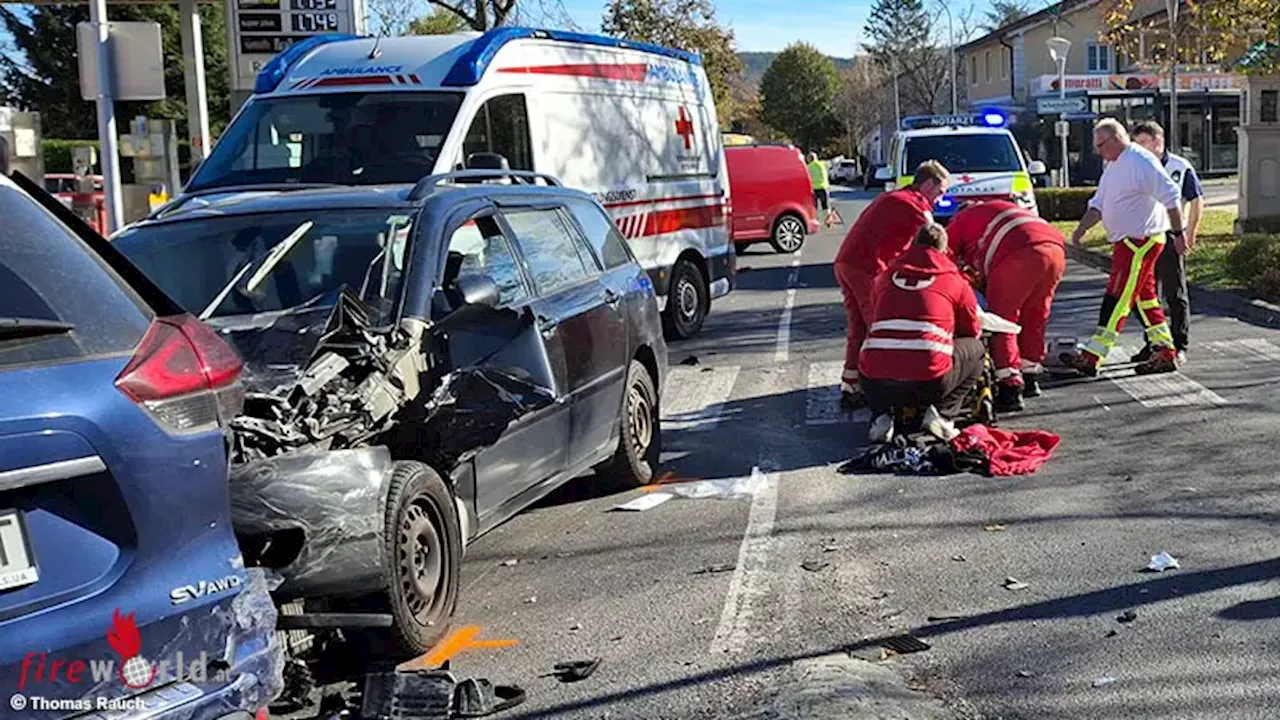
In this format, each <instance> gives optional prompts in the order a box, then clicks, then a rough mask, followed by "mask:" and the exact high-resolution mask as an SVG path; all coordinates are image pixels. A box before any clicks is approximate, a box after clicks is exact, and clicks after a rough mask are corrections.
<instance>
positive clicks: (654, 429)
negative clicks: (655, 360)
mask: <svg viewBox="0 0 1280 720" xmlns="http://www.w3.org/2000/svg"><path fill="white" fill-rule="evenodd" d="M625 388H626V389H625V390H624V391H623V394H622V410H621V411H620V413H619V417H618V449H617V451H616V452H615V453H614V455H613V458H611V459H610V460H609V461H607V462H606V463H604V464H603V465H601V466H600V467H599V468H597V471H598V472H600V473H601V474H602V475H604V476H605V477H606V478H608V479H609V480H610V481H611V482H614V483H617V485H618V487H620V488H634V487H640V486H642V485H648V484H649V483H651V482H653V477H654V475H655V474H656V473H657V469H658V458H659V456H660V455H661V454H662V424H661V413H660V412H659V410H658V391H657V388H656V387H655V386H654V384H653V376H652V375H650V374H649V369H648V368H646V367H645V366H644V365H643V364H641V363H640V362H639V361H637V360H632V361H631V367H629V368H628V369H627V384H626V386H625Z"/></svg>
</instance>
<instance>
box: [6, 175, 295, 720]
mask: <svg viewBox="0 0 1280 720" xmlns="http://www.w3.org/2000/svg"><path fill="white" fill-rule="evenodd" d="M42 206H43V207H42ZM68 215H69V214H68V213H67V212H66V211H65V210H63V209H62V208H61V206H60V205H59V204H58V203H57V201H56V200H53V199H52V198H50V197H49V196H48V195H47V194H45V193H44V192H43V191H42V190H40V189H39V188H38V187H36V186H35V185H33V184H31V182H30V181H29V180H27V179H26V178H23V177H21V176H17V175H15V176H14V178H13V180H10V179H9V178H8V177H5V176H3V175H0V218H4V221H3V223H0V398H3V399H4V400H3V402H0V638H3V642H0V704H2V705H3V706H4V710H3V711H0V716H3V717H5V718H33V719H34V718H40V719H41V720H51V719H53V718H60V717H72V716H76V717H80V716H83V717H86V718H105V717H112V718H117V717H119V718H126V719H127V718H142V717H146V718H149V719H150V718H178V717H181V718H183V719H184V720H186V719H188V718H194V719H197V720H213V719H218V720H222V719H224V718H225V719H227V720H231V719H234V718H250V717H252V713H254V712H259V711H260V709H261V708H263V707H264V706H266V705H267V703H268V702H269V701H270V700H271V698H272V697H273V696H274V695H275V694H277V693H278V691H279V682H280V681H279V677H280V671H281V663H282V659H281V658H282V655H281V653H280V649H279V645H278V643H277V641H276V636H275V633H274V630H275V621H276V615H275V608H274V606H273V605H272V602H271V598H270V596H269V595H268V594H267V589H266V587H265V585H266V583H265V580H264V578H263V576H262V575H261V573H260V572H259V571H246V569H245V563H244V560H243V558H242V557H241V554H240V549H239V547H238V546H237V544H236V538H235V535H234V534H233V532H232V529H231V522H230V508H229V500H228V490H227V488H228V479H227V454H228V441H227V435H226V422H227V421H228V420H229V419H230V417H232V416H233V415H234V414H235V413H236V412H238V410H239V407H240V405H241V402H242V398H243V390H242V389H241V387H240V379H239V378H240V374H241V363H240V360H239V358H238V357H237V356H236V354H235V353H234V351H232V350H231V348H230V347H229V346H228V345H227V344H226V343H225V342H223V341H222V340H221V339H220V338H219V337H218V336H217V335H216V334H215V333H213V332H212V331H211V330H209V329H208V328H207V327H206V326H205V325H204V324H202V323H201V322H199V321H198V320H197V319H196V318H194V317H192V316H191V315H188V314H185V313H183V312H182V311H181V309H179V308H177V307H176V306H175V305H173V304H172V301H170V300H168V299H167V297H166V296H164V295H163V294H162V293H160V292H159V291H158V290H157V289H156V288H155V287H154V286H153V285H151V284H150V283H149V282H148V281H147V280H146V279H145V278H144V277H142V276H141V275H139V274H138V273H137V271H136V270H133V269H132V268H131V266H129V265H128V263H127V262H125V261H124V260H123V258H122V257H120V256H119V255H117V254H115V252H114V251H113V250H112V248H111V247H110V246H108V245H107V244H106V243H105V242H104V241H102V239H101V238H97V237H95V236H93V235H92V233H91V231H88V229H87V228H84V227H78V228H77V233H79V236H77V234H76V233H73V232H72V231H71V229H70V228H71V227H75V226H76V220H75V219H74V218H73V217H68ZM59 217H61V218H63V219H65V220H66V223H65V224H64V222H60V221H59Z"/></svg>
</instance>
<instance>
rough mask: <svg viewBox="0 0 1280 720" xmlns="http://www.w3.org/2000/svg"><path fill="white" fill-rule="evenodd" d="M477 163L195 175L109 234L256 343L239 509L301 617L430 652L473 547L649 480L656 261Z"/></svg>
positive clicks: (227, 333) (248, 349) (171, 288)
mask: <svg viewBox="0 0 1280 720" xmlns="http://www.w3.org/2000/svg"><path fill="white" fill-rule="evenodd" d="M477 173H480V174H483V173H481V171H464V172H461V173H452V174H450V175H446V176H437V177H431V178H425V179H424V180H423V181H421V182H420V183H418V184H417V185H416V186H412V187H410V186H387V187H373V188H368V187H361V188H346V187H327V188H325V187H315V188H307V187H303V188H298V187H282V188H273V189H261V188H259V189H253V190H244V191H236V190H227V191H218V192H216V193H209V194H205V195H195V196H193V197H191V198H189V199H187V200H186V201H185V202H183V203H182V204H180V205H177V206H176V207H169V208H166V209H165V210H164V211H163V212H161V213H159V214H158V215H156V216H153V217H152V218H149V219H147V220H146V221H143V222H141V223H139V224H137V225H135V226H132V227H131V228H129V229H127V230H125V231H124V232H122V233H121V234H119V235H118V236H117V237H115V238H114V245H115V246H116V247H117V248H118V249H119V250H121V251H122V252H123V253H124V254H125V255H126V256H128V257H129V259H130V260H132V261H133V262H134V263H135V264H136V265H137V266H138V267H139V268H140V269H141V270H142V271H143V272H144V273H145V274H146V275H147V276H148V277H149V278H150V279H151V280H152V281H153V282H155V283H156V284H157V285H159V286H160V287H161V288H163V289H164V290H165V291H166V292H167V293H169V294H170V295H171V296H172V297H173V298H174V299H175V300H176V301H177V302H178V303H179V304H180V305H182V306H183V307H184V308H186V309H187V310H188V311H190V312H192V313H193V314H196V315H198V316H199V317H201V318H202V319H203V320H205V321H206V322H207V323H208V324H209V325H211V326H212V327H214V328H215V329H217V331H218V332H219V333H220V334H221V336H222V337H223V338H224V339H226V340H227V341H228V342H229V343H230V344H231V345H232V346H233V347H235V348H236V350H237V351H238V352H239V354H240V356H241V358H242V359H243V361H244V364H245V374H244V377H243V382H244V384H245V387H246V397H245V403H244V411H243V413H242V414H241V415H240V416H239V417H237V418H235V419H234V420H233V421H232V423H231V428H232V439H231V443H232V447H231V455H232V473H231V474H232V484H231V492H232V519H233V522H234V524H235V528H236V533H237V536H238V537H239V538H240V541H241V545H242V548H243V550H244V554H245V559H246V562H248V563H249V564H252V565H258V566H262V567H266V568H270V569H272V570H275V571H277V572H279V573H280V574H281V575H282V576H283V578H284V582H283V584H282V585H281V587H280V588H279V590H278V591H277V592H276V593H275V596H276V598H277V600H284V601H287V600H293V599H305V601H306V602H305V606H306V608H307V612H306V613H304V616H303V619H298V618H291V620H292V621H293V622H294V623H295V625H294V626H295V627H327V626H338V627H349V626H352V625H363V626H366V628H367V629H370V633H371V634H374V635H382V636H385V637H387V638H389V639H390V640H391V641H392V643H393V644H392V648H393V650H394V651H395V652H398V653H415V654H416V653H421V652H425V651H426V650H427V649H429V648H430V647H431V646H432V645H433V644H434V643H435V642H436V641H437V640H438V639H439V638H440V637H441V636H442V635H443V634H444V632H445V631H446V629H447V627H448V622H449V618H450V617H451V615H452V613H453V609H454V606H455V604H456V601H457V593H458V572H459V566H460V564H461V556H462V552H463V549H464V547H465V546H466V544H467V543H469V542H470V541H471V540H473V539H474V538H476V537H477V536H479V535H480V534H482V533H484V532H486V531H488V530H490V529H492V528H493V527H495V526H497V525H498V524H499V523H501V522H503V521H504V520H506V519H508V518H510V517H511V516H512V515H514V514H515V513H517V512H519V511H520V510H521V509H523V508H525V507H527V506H529V505H530V504H532V503H534V502H536V501H537V500H538V499H540V498H541V497H543V496H544V495H546V494H547V493H549V492H551V491H552V490H554V489H555V488H557V487H559V486H560V485H562V484H564V483H566V482H568V481H569V480H572V479H573V478H575V477H578V476H581V475H584V474H586V473H588V472H590V471H592V470H593V469H594V470H595V472H596V473H597V475H599V476H601V477H602V479H607V480H608V481H609V482H610V483H617V484H618V485H620V486H625V485H639V484H644V483H647V482H649V481H650V480H651V479H652V477H653V473H654V469H655V468H656V466H657V462H658V455H659V452H660V447H659V445H660V442H659V441H660V430H659V397H660V395H659V392H660V389H661V387H662V382H663V379H664V377H665V374H666V355H667V353H666V347H665V345H664V342H663V339H662V330H661V322H660V318H659V314H658V306H657V301H656V299H655V297H654V293H653V287H652V285H651V283H650V281H649V279H648V277H647V275H646V274H645V272H644V271H643V270H642V269H641V267H640V266H639V265H638V264H637V263H636V261H635V259H634V257H633V256H632V255H631V253H630V250H629V249H628V248H627V246H626V242H625V241H624V240H623V238H622V236H621V235H620V234H619V233H618V231H617V229H616V228H615V227H614V225H613V222H612V220H610V218H609V216H608V215H607V213H606V212H605V211H604V210H603V208H601V207H600V206H599V205H598V204H597V203H596V202H595V201H594V200H593V199H592V198H591V197H590V196H588V195H585V194H583V193H579V192H576V191H572V190H567V189H564V188H562V187H559V184H558V183H556V182H555V181H554V180H552V179H550V178H545V177H541V176H537V177H535V176H532V175H527V174H522V173H502V178H503V179H502V180H501V181H499V182H497V183H495V182H491V181H489V182H483V183H482V182H479V180H480V179H481V178H478V177H474V175H475V174H477ZM490 180H492V178H490ZM539 180H540V181H541V182H542V183H543V184H538V181H539ZM308 616H309V617H311V618H312V620H311V621H310V624H308V621H307V620H306V619H305V618H306V617H308ZM283 619H285V618H283V617H282V620H283ZM375 628H377V629H375Z"/></svg>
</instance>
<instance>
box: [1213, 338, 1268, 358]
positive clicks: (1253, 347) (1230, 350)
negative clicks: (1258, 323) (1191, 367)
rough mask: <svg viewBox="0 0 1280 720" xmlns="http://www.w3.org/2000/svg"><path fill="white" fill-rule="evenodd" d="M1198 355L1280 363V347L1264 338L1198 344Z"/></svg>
mask: <svg viewBox="0 0 1280 720" xmlns="http://www.w3.org/2000/svg"><path fill="white" fill-rule="evenodd" d="M1193 350H1194V351H1195V352H1196V354H1199V353H1201V352H1203V353H1205V354H1207V355H1224V356H1226V357H1235V358H1240V359H1244V360H1264V361H1266V362H1274V363H1280V347H1276V346H1275V345H1273V344H1271V343H1270V342H1268V341H1266V340H1264V339H1262V338H1242V339H1238V340H1214V341H1210V342H1204V343H1198V344H1197V345H1196V347H1194V348H1193Z"/></svg>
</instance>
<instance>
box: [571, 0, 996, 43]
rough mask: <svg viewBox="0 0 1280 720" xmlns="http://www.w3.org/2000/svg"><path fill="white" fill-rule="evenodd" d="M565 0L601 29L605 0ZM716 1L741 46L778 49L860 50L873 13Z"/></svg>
mask: <svg viewBox="0 0 1280 720" xmlns="http://www.w3.org/2000/svg"><path fill="white" fill-rule="evenodd" d="M943 1H947V0H943ZM563 2H564V6H565V9H566V10H567V11H568V12H569V14H570V16H572V17H573V20H574V22H576V23H577V24H578V25H579V26H580V27H581V28H582V29H583V30H584V31H588V32H595V31H598V30H599V29H600V18H601V16H602V15H603V14H604V7H605V5H606V2H605V0H563ZM947 4H948V5H950V6H951V11H952V12H953V13H957V15H958V12H959V11H958V10H957V6H964V5H968V1H967V0H961V2H956V1H955V0H950V1H949V2H947ZM976 4H977V5H978V8H979V10H982V9H985V8H986V7H988V5H989V2H988V0H976ZM715 5H716V16H717V18H718V19H719V21H720V22H721V23H722V24H725V25H729V26H731V27H732V28H733V30H734V33H735V34H736V35H737V38H738V49H739V50H742V51H777V50H781V49H782V48H784V47H786V46H787V45H789V44H790V43H793V42H795V41H797V40H803V41H805V42H808V43H811V44H813V45H816V46H817V47H818V49H819V50H821V51H822V52H824V53H826V54H827V55H831V56H833V57H852V56H853V55H854V53H855V51H856V52H861V49H862V42H863V40H864V36H863V34H862V27H863V25H865V24H866V21H867V16H868V15H870V12H871V6H872V0H716V3H715ZM925 5H926V7H929V9H930V10H933V11H935V12H940V9H939V7H940V2H938V1H937V0H925ZM957 21H958V20H957ZM958 31H959V28H957V32H958Z"/></svg>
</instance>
